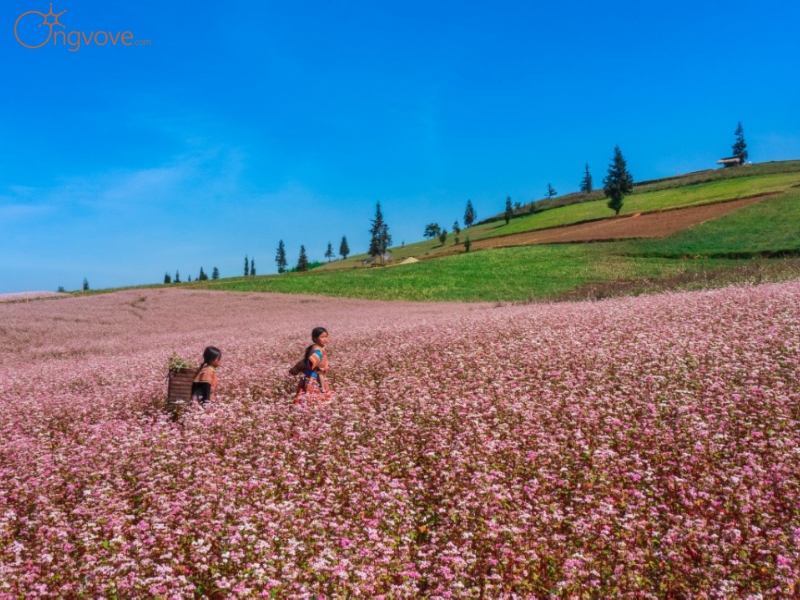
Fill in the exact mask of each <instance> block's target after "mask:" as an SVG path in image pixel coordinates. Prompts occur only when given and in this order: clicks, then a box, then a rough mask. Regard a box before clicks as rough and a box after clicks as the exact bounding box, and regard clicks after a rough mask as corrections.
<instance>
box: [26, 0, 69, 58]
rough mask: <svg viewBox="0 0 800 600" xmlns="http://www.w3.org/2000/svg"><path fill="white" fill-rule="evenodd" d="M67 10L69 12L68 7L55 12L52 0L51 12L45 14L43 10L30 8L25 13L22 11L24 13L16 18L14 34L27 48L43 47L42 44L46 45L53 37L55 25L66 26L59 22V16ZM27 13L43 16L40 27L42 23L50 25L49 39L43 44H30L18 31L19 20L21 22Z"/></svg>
mask: <svg viewBox="0 0 800 600" xmlns="http://www.w3.org/2000/svg"><path fill="white" fill-rule="evenodd" d="M65 12H67V11H66V9H65V10H62V11H61V12H60V13H58V14H56V13H54V12H53V3H52V2H51V3H50V12H48V13H47V14H45V13H43V12H40V11H38V10H29V11H27V12H24V13H22V14H21V15H20V16H19V17H17V20H16V22H15V23H14V36H15V37H16V38H17V41H18V42H19V43H20V44H22V45H23V46H25V47H26V48H41V47H42V46H44V45H45V44H46V43H47V42H49V41H50V38H51V37H53V26H54V25H58V26H59V27H62V28H63V27H64V25H63V24H62V23H59V22H58V18H59V17H60V16H61V15H63V14H64V13H65ZM27 15H39V16H41V17H42V19H43V20H42V22H41V23H39V27H41V26H42V25H47V26H48V28H49V31H48V33H47V39H46V40H45V41H43V42H42V43H41V44H38V45H36V46H33V45H30V44H26V43H25V42H23V41H22V40H21V39H20V37H19V33H18V32H17V26H18V25H19V22H20V21H22V19H23V18H24V17H26V16H27ZM50 17H53V21H50V20H49V19H50Z"/></svg>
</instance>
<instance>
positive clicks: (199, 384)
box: [192, 346, 222, 406]
mask: <svg viewBox="0 0 800 600" xmlns="http://www.w3.org/2000/svg"><path fill="white" fill-rule="evenodd" d="M220 363H222V352H220V350H219V348H215V347H214V346H208V347H207V348H206V349H205V350H204V351H203V364H202V365H200V368H199V369H197V372H196V373H195V374H194V381H193V382H192V400H196V401H197V402H198V403H199V404H200V406H205V405H206V404H208V402H209V401H210V400H211V398H212V397H213V396H214V390H216V389H217V384H218V383H219V377H218V375H217V367H218V366H219V365H220Z"/></svg>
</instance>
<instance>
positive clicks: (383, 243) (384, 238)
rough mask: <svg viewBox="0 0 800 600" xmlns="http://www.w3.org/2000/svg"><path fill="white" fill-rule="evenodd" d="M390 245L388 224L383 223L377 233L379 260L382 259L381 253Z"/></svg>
mask: <svg viewBox="0 0 800 600" xmlns="http://www.w3.org/2000/svg"><path fill="white" fill-rule="evenodd" d="M391 245H392V236H391V235H389V226H388V225H387V224H386V223H384V224H383V227H381V230H380V232H379V233H378V252H379V253H380V256H381V260H383V255H384V254H386V251H387V250H388V249H389V246H391Z"/></svg>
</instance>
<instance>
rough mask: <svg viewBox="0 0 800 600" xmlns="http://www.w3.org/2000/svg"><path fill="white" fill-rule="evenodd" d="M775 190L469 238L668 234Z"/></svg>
mask: <svg viewBox="0 0 800 600" xmlns="http://www.w3.org/2000/svg"><path fill="white" fill-rule="evenodd" d="M775 196H777V194H764V195H761V196H753V197H751V198H740V199H738V200H730V201H728V202H717V203H715V204H705V205H703V206H691V207H689V208H678V209H673V210H665V211H660V212H654V213H644V214H641V213H634V214H632V215H624V216H620V217H612V218H609V219H603V220H601V221H592V222H591V223H579V224H576V225H565V226H563V227H553V228H550V229H540V230H537V231H526V232H524V233H514V234H511V235H506V236H502V237H493V238H487V239H484V240H477V241H474V242H472V248H473V249H475V250H479V249H481V250H482V249H487V248H505V247H509V246H530V245H533V244H559V243H566V242H599V241H611V240H622V239H631V238H661V237H667V236H669V235H672V234H673V233H676V232H678V231H680V230H682V229H686V228H688V227H692V226H694V225H699V224H700V223H704V222H706V221H710V220H712V219H716V218H718V217H721V216H723V215H726V214H728V213H730V212H733V211H734V210H738V209H740V208H742V207H745V206H749V205H750V204H755V203H756V202H760V201H761V200H765V199H767V198H773V197H775Z"/></svg>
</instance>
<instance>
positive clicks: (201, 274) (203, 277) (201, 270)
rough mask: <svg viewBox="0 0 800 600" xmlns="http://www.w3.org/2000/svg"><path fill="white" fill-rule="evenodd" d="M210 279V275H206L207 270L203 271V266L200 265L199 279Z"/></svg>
mask: <svg viewBox="0 0 800 600" xmlns="http://www.w3.org/2000/svg"><path fill="white" fill-rule="evenodd" d="M207 279H208V275H206V273H205V271H203V267H200V275H198V276H197V281H205V280H207Z"/></svg>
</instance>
